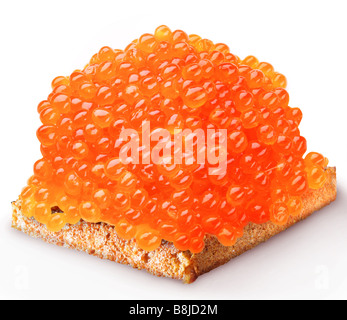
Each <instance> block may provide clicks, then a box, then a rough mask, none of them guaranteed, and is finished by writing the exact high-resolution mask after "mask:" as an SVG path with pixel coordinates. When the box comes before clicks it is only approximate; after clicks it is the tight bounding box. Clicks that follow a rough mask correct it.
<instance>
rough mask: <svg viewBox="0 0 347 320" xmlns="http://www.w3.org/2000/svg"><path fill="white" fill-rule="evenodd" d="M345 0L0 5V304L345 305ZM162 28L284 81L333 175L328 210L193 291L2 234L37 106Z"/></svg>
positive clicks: (33, 148)
mask: <svg viewBox="0 0 347 320" xmlns="http://www.w3.org/2000/svg"><path fill="white" fill-rule="evenodd" d="M346 4H347V3H346V1H344V0H341V1H338V0H330V1H318V0H315V1H309V0H305V1H303V0H301V1H293V0H292V1H265V0H263V1H230V0H226V1H217V0H215V1H204V0H199V1H192V0H189V1H188V0H184V1H180V0H176V1H164V0H159V1H149V0H146V1H142V0H140V1H135V0H132V1H125V0H124V1H116V0H112V1H103V0H98V1H95V0H93V1H87V0H84V1H72V0H68V1H65V0H60V1H47V0H46V1H34V0H31V1H1V4H0V34H1V38H0V39H1V42H0V46H1V51H0V62H1V67H0V93H1V95H0V110H1V113H0V139H1V140H0V141H1V149H0V155H1V156H0V164H1V165H0V298H3V299H4V298H18V299H28V298H31V299H39V298H40V299H42V298H43V299H51V298H52V299H53V298H54V299H87V298H88V299H159V298H161V299H215V298H216V299H217V298H218V299H247V298H249V299H260V298H262V299H274V298H278V299H282V298H289V299H294V298H298V299H333V298H337V299H341V298H347V274H346V269H347V232H346V227H347V212H346V211H347V143H346V136H347V41H346V33H347V22H346V21H347V19H346V14H347V5H346ZM161 24H167V25H168V26H169V27H170V28H171V29H173V30H174V29H183V30H185V31H186V32H187V33H197V34H199V35H201V36H203V37H205V38H209V39H211V40H213V41H214V42H225V43H227V44H228V45H229V46H230V48H231V51H232V52H233V53H235V54H237V55H239V56H240V57H245V56H246V55H249V54H254V55H256V56H257V57H258V58H259V60H261V61H268V62H270V63H272V64H273V65H274V66H275V68H276V69H277V70H278V71H280V72H282V73H284V74H285V75H286V76H287V79H288V88H287V89H288V91H289V93H290V97H291V100H290V104H291V106H296V107H300V108H301V109H302V111H303V113H304V118H303V121H302V124H301V132H302V134H303V135H304V136H305V137H306V138H307V140H308V150H314V151H319V152H322V153H323V154H324V155H326V156H327V157H328V158H329V159H330V164H331V165H333V166H336V167H337V178H338V197H337V200H336V202H335V203H333V204H331V205H330V206H329V207H327V208H325V209H323V210H321V211H320V212H319V213H317V214H315V215H313V216H312V217H310V218H309V219H307V220H306V221H303V222H301V223H299V224H297V225H296V226H294V227H293V228H291V229H290V230H288V231H286V232H283V233H281V234H280V235H278V236H276V237H275V238H273V239H271V240H270V241H268V242H267V243H265V244H262V245H260V246H259V247H257V248H255V249H253V250H251V251H249V252H247V253H245V254H243V255H242V256H240V257H238V258H236V259H235V260H233V261H232V262H230V263H228V264H226V265H224V266H222V267H220V268H218V269H216V270H214V271H212V272H210V273H208V274H206V275H204V276H202V277H201V278H199V279H198V281H196V282H195V283H194V284H191V285H183V284H182V283H180V282H178V281H175V280H171V279H164V278H156V277H154V276H152V275H149V274H147V273H146V272H144V271H141V272H140V271H137V270H133V269H132V268H130V267H128V266H123V265H118V264H115V263H112V262H110V261H103V260H100V259H97V258H95V257H92V256H88V255H87V254H85V253H80V252H75V251H72V250H68V249H64V248H60V247H55V246H52V245H48V244H45V243H44V242H42V241H40V240H37V239H32V238H30V237H28V236H26V235H24V234H22V233H20V232H18V231H16V230H13V229H11V227H10V219H11V207H10V202H11V201H12V200H15V199H16V198H17V195H18V194H19V193H20V191H21V188H22V187H23V186H24V184H25V183H26V180H27V178H28V177H29V176H30V175H31V174H32V165H33V163H34V162H35V161H36V160H37V159H38V158H39V156H40V153H39V144H38V142H37V140H36V135H35V131H36V129H37V127H38V126H39V119H38V115H37V113H36V106H37V104H38V102H40V101H41V100H43V99H45V98H46V96H47V95H48V93H49V91H50V83H51V80H52V79H53V78H54V77H55V76H58V75H69V74H70V73H71V72H72V71H73V70H74V69H78V68H81V67H83V66H84V64H85V63H86V62H88V60H89V58H90V57H91V56H92V55H93V54H94V53H95V52H97V51H98V50H99V48H101V47H102V46H104V45H109V46H112V47H114V48H124V47H125V46H126V45H127V44H128V43H129V42H130V41H132V40H133V39H135V38H137V37H139V36H140V35H141V34H142V33H145V32H154V29H155V28H156V27H157V26H159V25H161Z"/></svg>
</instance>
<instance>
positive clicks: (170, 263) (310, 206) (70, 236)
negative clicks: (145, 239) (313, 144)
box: [12, 168, 336, 283]
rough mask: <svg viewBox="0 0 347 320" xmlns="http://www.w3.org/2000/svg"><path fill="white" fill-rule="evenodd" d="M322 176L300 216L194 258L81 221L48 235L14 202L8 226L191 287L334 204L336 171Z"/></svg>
mask: <svg viewBox="0 0 347 320" xmlns="http://www.w3.org/2000/svg"><path fill="white" fill-rule="evenodd" d="M326 170H327V173H328V179H327V182H326V183H325V185H324V186H323V187H322V188H321V189H318V190H309V191H308V192H307V193H306V194H305V195H304V196H303V198H302V200H303V210H302V212H301V214H300V215H299V216H297V217H290V218H289V220H288V222H287V223H286V224H285V225H283V226H278V225H276V224H274V223H272V222H266V223H264V224H254V223H249V224H248V225H247V226H246V227H245V229H244V234H243V236H242V237H241V238H239V239H238V241H237V242H236V243H235V245H233V246H231V247H226V246H223V245H222V244H220V243H219V242H218V240H217V238H216V237H214V236H211V235H207V236H206V237H205V248H204V250H203V251H202V252H200V253H198V254H193V253H191V252H190V251H180V250H178V249H176V248H175V247H174V245H173V244H172V243H170V242H167V241H163V242H162V244H161V246H160V247H159V248H158V249H156V250H154V251H151V252H147V251H144V250H142V249H140V248H139V247H138V245H137V244H136V241H135V240H129V241H126V240H123V239H121V238H120V237H118V236H117V234H116V232H115V229H114V227H113V226H111V225H107V224H105V223H89V222H85V221H81V222H79V223H78V224H76V225H66V226H65V227H64V228H63V229H62V230H61V231H59V232H51V231H48V230H47V229H46V227H45V226H44V225H42V224H40V223H38V222H37V221H35V219H34V218H27V217H25V216H24V215H23V214H22V213H21V203H20V201H19V200H18V201H16V202H14V203H13V204H12V205H13V216H12V226H13V227H14V228H16V229H18V230H20V231H23V232H25V233H27V234H28V235H30V236H32V237H37V238H41V239H42V240H44V241H46V242H48V243H52V244H56V245H58V246H64V247H67V248H72V249H77V250H80V251H85V252H87V253H89V254H91V255H95V256H97V257H99V258H102V259H109V260H112V261H116V262H118V263H122V264H128V265H131V266H133V267H134V268H138V269H145V270H147V271H148V272H150V273H152V274H154V275H156V276H164V277H169V278H174V279H180V280H183V281H184V282H185V283H191V282H193V281H195V280H196V279H197V278H198V277H199V276H200V275H202V274H204V273H206V272H209V271H211V270H212V269H214V268H217V267H218V266H220V265H222V264H224V263H226V262H228V261H229V260H231V259H232V258H235V257H237V256H239V255H240V254H242V253H244V252H245V251H247V250H249V249H252V248H254V247H255V246H257V245H258V244H260V243H262V242H264V241H266V240H268V239H269V238H271V237H272V236H274V235H276V234H278V233H279V232H281V231H284V230H285V229H287V228H288V227H290V226H292V225H294V224H295V223H297V222H299V221H300V220H303V219H305V218H307V217H308V216H310V215H311V214H312V213H313V212H315V211H317V210H319V209H321V208H322V207H324V206H326V205H328V204H329V203H330V202H332V201H334V200H335V198H336V170H335V168H327V169H326Z"/></svg>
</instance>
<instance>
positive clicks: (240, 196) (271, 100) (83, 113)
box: [21, 26, 328, 252]
mask: <svg viewBox="0 0 347 320" xmlns="http://www.w3.org/2000/svg"><path fill="white" fill-rule="evenodd" d="M285 86H286V78H285V77H284V76H283V75H282V74H280V73H278V72H276V71H275V70H274V68H273V66H272V65H271V64H269V63H266V62H259V61H258V59H257V58H255V57H254V56H248V57H246V58H245V59H243V60H241V59H240V58H239V57H237V56H236V55H234V54H232V53H230V51H229V48H228V46H227V45H225V44H222V43H217V44H214V43H213V42H212V41H210V40H207V39H202V38H200V37H199V36H197V35H187V34H186V33H185V32H184V31H181V30H176V31H174V32H172V31H171V30H170V29H169V28H168V27H166V26H160V27H158V28H157V29H156V30H155V32H154V35H153V34H144V35H142V36H141V37H140V38H139V39H137V40H135V41H133V42H132V43H130V44H129V45H128V46H127V47H126V49H125V50H114V49H112V48H110V47H103V48H101V49H100V51H99V52H98V53H97V54H95V55H94V56H93V57H92V59H91V60H90V62H89V63H88V64H87V65H86V66H85V67H84V69H82V70H75V71H74V72H73V73H72V74H71V75H70V76H68V77H62V76H60V77H57V78H55V79H54V80H53V82H52V89H53V90H52V93H51V94H49V96H48V98H47V100H44V101H42V102H41V103H40V104H39V106H38V112H39V114H40V119H41V121H42V126H41V127H40V128H39V129H38V131H37V137H38V139H39V141H40V143H41V152H42V159H40V160H38V161H37V162H36V163H35V165H34V175H33V176H32V177H31V178H30V179H29V181H28V185H27V186H26V187H25V188H24V189H23V191H22V194H21V199H22V210H23V214H24V215H26V216H28V217H32V216H33V217H34V218H35V219H36V220H37V221H39V222H41V223H43V224H45V225H46V226H47V228H48V229H49V230H51V231H59V230H60V229H61V228H63V227H64V225H65V224H76V223H77V222H79V221H80V219H83V220H85V221H88V222H105V223H108V224H111V225H114V226H115V229H116V231H117V233H118V234H119V236H120V237H122V238H124V239H132V238H135V239H136V241H137V243H138V244H139V246H140V247H141V248H143V249H145V250H154V249H156V248H157V247H158V246H159V245H160V244H161V241H162V240H163V239H164V240H168V241H173V243H174V245H175V246H176V247H177V248H178V249H180V250H190V251H192V252H200V251H201V250H202V249H203V248H204V236H205V234H206V233H209V234H213V235H215V236H216V237H217V238H218V239H219V241H220V242H221V243H222V244H224V245H226V246H230V245H233V244H234V243H235V241H236V240H237V238H238V237H240V236H242V230H243V228H244V227H245V225H246V224H247V223H249V222H255V223H264V222H266V221H269V220H271V221H272V222H274V223H276V224H279V225H281V224H284V223H286V221H287V220H288V218H289V216H290V215H292V216H296V215H298V214H299V213H300V211H301V208H302V202H301V196H302V194H303V193H304V192H306V190H307V189H308V188H313V189H316V188H320V187H321V186H322V185H323V184H324V182H325V180H326V174H325V171H324V169H323V168H324V167H325V166H326V165H327V163H328V162H327V159H326V158H324V157H323V156H322V155H320V154H318V153H314V152H311V153H309V154H308V155H307V156H306V157H305V159H303V155H304V154H305V152H306V140H305V138H304V137H302V136H301V135H300V131H299V129H298V126H299V124H300V121H301V118H302V113H301V111H300V109H299V108H292V107H290V106H289V105H288V103H289V95H288V93H287V91H286V90H285ZM145 120H147V121H150V123H151V128H152V129H155V128H166V129H168V130H169V131H170V132H171V133H173V132H174V131H175V130H176V129H184V128H190V129H202V130H204V131H205V132H206V130H208V129H227V130H228V135H227V139H228V151H227V152H228V154H227V160H228V167H227V171H226V172H224V173H221V174H219V175H218V174H217V175H211V174H210V172H209V170H208V169H210V168H211V167H212V165H210V164H208V163H206V164H197V163H193V164H188V163H183V164H172V165H170V164H167V163H164V162H162V163H159V164H158V165H155V164H152V163H146V164H145V163H140V164H131V163H130V164H127V165H125V164H123V163H122V162H121V161H120V160H119V158H118V157H119V152H120V150H121V147H122V146H123V142H122V141H121V140H120V139H119V136H120V133H121V131H122V130H123V129H124V128H132V129H135V130H138V131H139V132H140V131H141V128H142V122H143V121H145ZM171 139H173V138H172V137H171ZM54 206H58V207H59V208H60V209H61V211H63V212H57V213H53V214H52V213H51V208H52V207H54Z"/></svg>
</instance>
